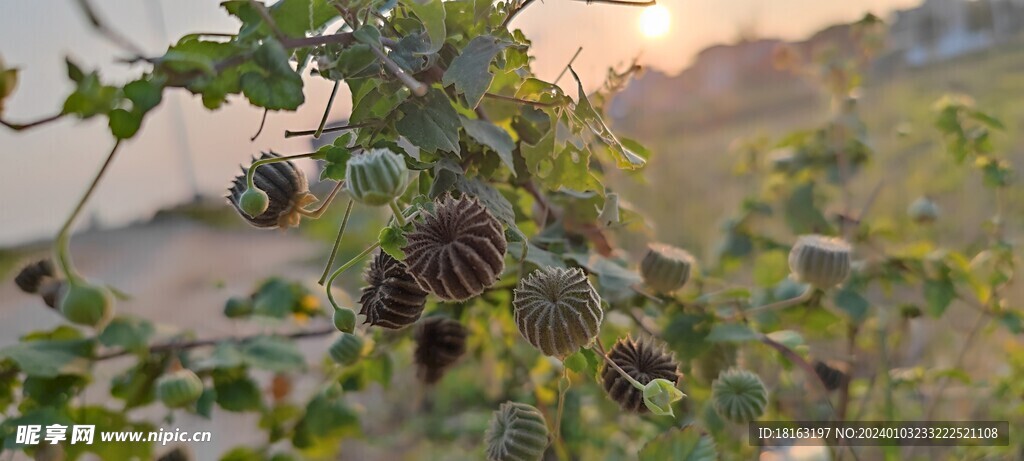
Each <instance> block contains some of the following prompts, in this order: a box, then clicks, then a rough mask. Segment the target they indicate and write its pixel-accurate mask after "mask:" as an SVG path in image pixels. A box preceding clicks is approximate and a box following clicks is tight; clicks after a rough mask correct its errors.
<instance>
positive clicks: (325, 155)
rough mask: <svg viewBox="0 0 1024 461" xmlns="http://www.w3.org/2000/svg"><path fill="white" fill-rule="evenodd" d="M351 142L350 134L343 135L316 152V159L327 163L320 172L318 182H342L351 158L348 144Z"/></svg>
mask: <svg viewBox="0 0 1024 461" xmlns="http://www.w3.org/2000/svg"><path fill="white" fill-rule="evenodd" d="M350 142H352V134H351V133H345V134H343V135H341V136H338V137H337V138H335V139H334V142H333V143H331V144H328V145H326V146H323V147H321V148H320V149H318V150H317V158H319V159H321V160H324V161H325V162H327V164H326V165H324V168H323V170H321V171H320V180H321V181H322V180H324V179H333V180H335V181H342V180H344V179H345V170H346V167H347V166H348V161H349V159H351V158H352V149H350V148H349V147H348V144H349V143H350Z"/></svg>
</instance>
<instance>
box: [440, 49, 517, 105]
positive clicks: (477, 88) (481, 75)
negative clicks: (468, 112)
mask: <svg viewBox="0 0 1024 461" xmlns="http://www.w3.org/2000/svg"><path fill="white" fill-rule="evenodd" d="M509 45H511V43H509V42H506V41H503V40H498V39H497V38H495V37H492V36H490V35H481V36H479V37H474V38H473V40H470V42H469V44H467V45H466V47H465V48H463V49H462V53H461V54H459V55H458V56H457V57H456V58H455V59H454V60H452V63H451V65H450V66H448V70H446V71H445V73H444V77H443V78H442V80H441V83H442V84H444V86H449V85H455V89H456V90H457V91H458V92H460V93H462V94H463V95H465V96H466V103H467V104H468V106H469V107H471V108H475V107H476V106H477V105H478V104H480V99H482V98H483V96H484V93H485V92H487V88H489V87H490V86H491V81H492V80H494V74H492V73H491V70H490V66H491V61H492V60H494V56H495V55H497V54H498V53H499V52H501V50H503V49H505V47H507V46H509Z"/></svg>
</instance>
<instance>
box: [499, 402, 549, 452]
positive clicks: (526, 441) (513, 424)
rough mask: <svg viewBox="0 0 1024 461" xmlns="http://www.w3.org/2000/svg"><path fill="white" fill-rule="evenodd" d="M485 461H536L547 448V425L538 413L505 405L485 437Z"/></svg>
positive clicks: (513, 404)
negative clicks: (486, 460)
mask: <svg viewBox="0 0 1024 461" xmlns="http://www.w3.org/2000/svg"><path fill="white" fill-rule="evenodd" d="M484 440H485V442H486V443H487V459H488V461H538V460H540V459H541V457H543V456H544V450H546V449H547V447H548V425H547V423H546V422H545V421H544V415H543V414H541V412H540V410H538V409H536V408H534V407H532V406H530V405H527V404H525V403H519V402H505V403H503V404H501V406H500V407H498V410H497V411H495V412H494V414H493V415H492V416H491V424H490V427H488V428H487V432H486V433H485V434H484Z"/></svg>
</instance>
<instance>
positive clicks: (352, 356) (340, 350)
mask: <svg viewBox="0 0 1024 461" xmlns="http://www.w3.org/2000/svg"><path fill="white" fill-rule="evenodd" d="M327 353H328V354H330V356H331V359H333V360H334V362H335V363H337V364H339V365H351V364H353V363H356V361H357V360H359V357H360V356H361V355H363V340H362V339H361V338H360V337H358V336H356V335H354V334H352V333H342V334H341V336H339V337H338V339H336V340H334V343H332V344H331V347H330V348H328V349H327Z"/></svg>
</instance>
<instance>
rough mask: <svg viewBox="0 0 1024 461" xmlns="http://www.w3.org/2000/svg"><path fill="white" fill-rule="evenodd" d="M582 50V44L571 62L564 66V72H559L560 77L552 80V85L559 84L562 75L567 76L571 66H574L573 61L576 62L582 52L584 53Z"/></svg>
mask: <svg viewBox="0 0 1024 461" xmlns="http://www.w3.org/2000/svg"><path fill="white" fill-rule="evenodd" d="M582 52H583V47H582V46H581V47H579V48H576V53H575V54H573V55H572V59H569V63H568V64H566V65H565V67H563V68H562V72H560V73H559V74H558V77H556V78H555V81H554V82H551V84H552V85H558V81H559V80H561V79H562V77H564V76H565V73H566V72H568V71H569V68H570V67H572V63H574V62H576V58H578V57H579V55H580V53H582Z"/></svg>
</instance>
